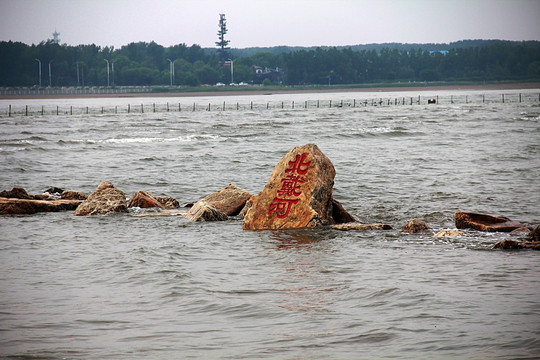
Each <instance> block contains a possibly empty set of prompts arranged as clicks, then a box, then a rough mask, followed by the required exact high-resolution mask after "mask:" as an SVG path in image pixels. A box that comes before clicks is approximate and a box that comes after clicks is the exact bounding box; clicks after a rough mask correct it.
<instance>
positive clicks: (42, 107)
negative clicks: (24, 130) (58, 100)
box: [41, 105, 45, 116]
mask: <svg viewBox="0 0 540 360" xmlns="http://www.w3.org/2000/svg"><path fill="white" fill-rule="evenodd" d="M44 113H45V109H44V106H43V105H41V116H43V114H44Z"/></svg>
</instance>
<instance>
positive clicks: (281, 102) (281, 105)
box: [281, 101, 283, 109]
mask: <svg viewBox="0 0 540 360" xmlns="http://www.w3.org/2000/svg"><path fill="white" fill-rule="evenodd" d="M281 108H282V109H283V101H282V102H281Z"/></svg>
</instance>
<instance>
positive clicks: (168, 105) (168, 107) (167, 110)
mask: <svg viewBox="0 0 540 360" xmlns="http://www.w3.org/2000/svg"><path fill="white" fill-rule="evenodd" d="M167 112H169V103H167Z"/></svg>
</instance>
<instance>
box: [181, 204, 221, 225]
mask: <svg viewBox="0 0 540 360" xmlns="http://www.w3.org/2000/svg"><path fill="white" fill-rule="evenodd" d="M185 217H186V219H188V220H190V221H224V220H227V219H228V217H227V215H226V214H225V213H223V212H221V211H219V210H217V209H216V208H215V207H213V206H212V205H210V204H208V203H207V202H206V201H204V200H199V201H197V202H196V203H195V205H193V206H192V207H191V208H190V209H189V210H188V212H187V213H186V216H185Z"/></svg>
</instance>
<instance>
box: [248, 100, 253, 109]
mask: <svg viewBox="0 0 540 360" xmlns="http://www.w3.org/2000/svg"><path fill="white" fill-rule="evenodd" d="M249 108H250V109H251V110H253V101H251V102H250V103H249Z"/></svg>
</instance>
